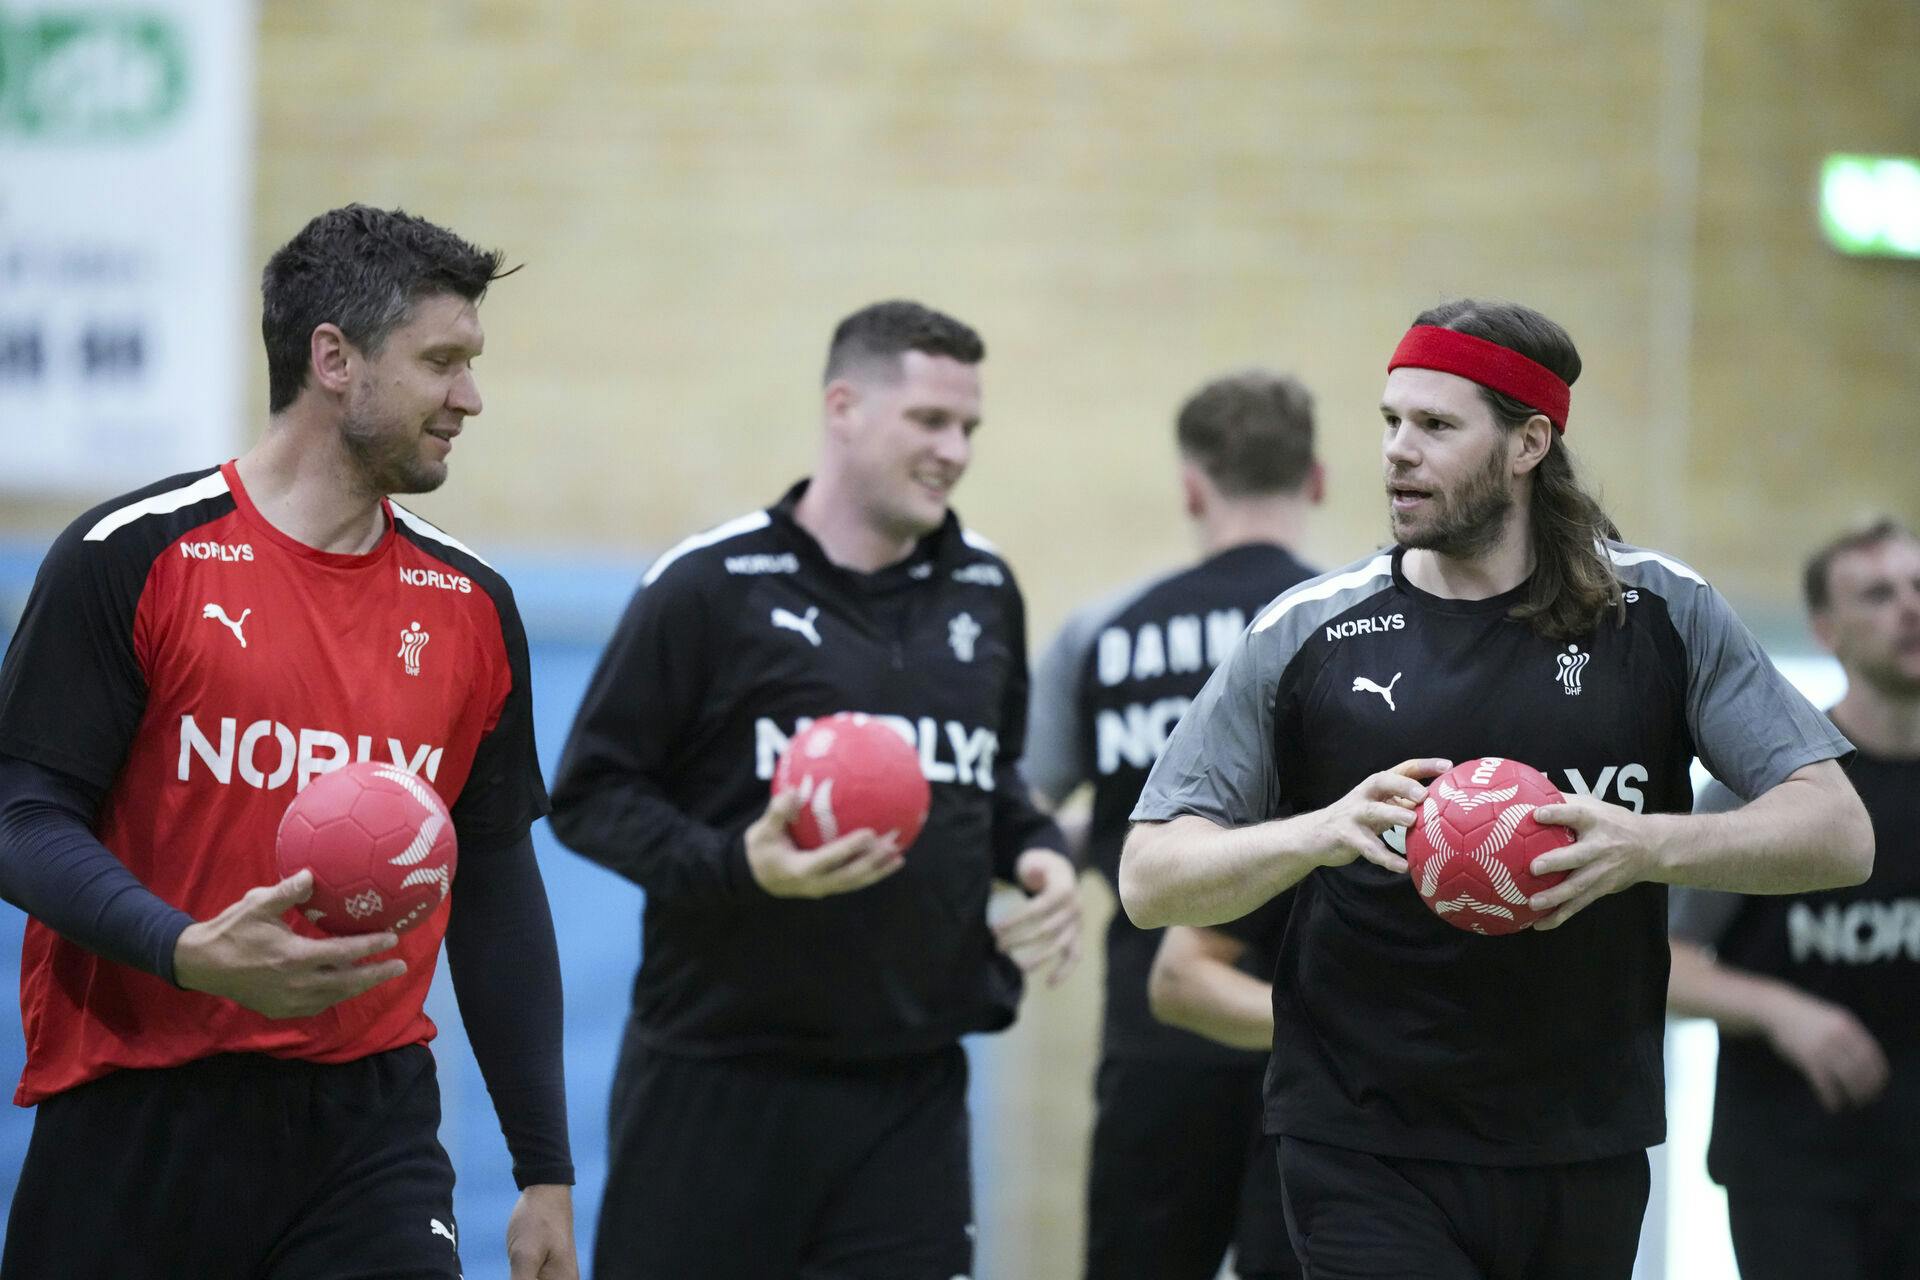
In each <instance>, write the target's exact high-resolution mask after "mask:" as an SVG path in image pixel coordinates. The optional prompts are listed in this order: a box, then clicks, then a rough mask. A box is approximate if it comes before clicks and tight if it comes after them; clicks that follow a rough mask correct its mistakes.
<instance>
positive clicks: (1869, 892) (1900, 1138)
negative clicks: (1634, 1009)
mask: <svg viewBox="0 0 1920 1280" xmlns="http://www.w3.org/2000/svg"><path fill="white" fill-rule="evenodd" d="M1806 597H1807V608H1808V611H1809V612H1810V614H1811V616H1812V621H1813V630H1814V634H1815V635H1816V636H1817V637H1818V638H1819V640H1820V643H1821V644H1822V645H1824V646H1825V647H1826V648H1827V649H1828V650H1830V651H1831V652H1832V653H1833V655H1834V656H1835V657H1836V658H1838V659H1839V660H1840V665H1841V667H1842V668H1843V669H1844V670H1845V671H1846V673H1847V694H1846V696H1845V697H1844V698H1842V699H1841V700H1840V701H1839V703H1838V704H1836V705H1835V706H1834V708H1833V709H1832V710H1831V711H1829V712H1828V713H1827V715H1828V718H1829V719H1831V720H1832V721H1833V723H1834V724H1835V725H1836V726H1838V727H1839V728H1840V730H1841V731H1842V732H1844V733H1845V734H1846V735H1847V737H1849V738H1850V739H1852V740H1853V742H1854V744H1855V745H1856V746H1857V747H1858V748H1859V750H1858V752H1857V753H1856V754H1855V755H1854V757H1853V759H1852V761H1851V762H1849V764H1848V765H1847V776H1848V778H1849V779H1851V780H1852V782H1853V785H1854V786H1855V787H1856V788H1858V789H1859V792H1860V798H1861V799H1862V800H1864V801H1865V802H1866V806H1867V812H1868V814H1870V815H1871V816H1872V818H1873V833H1874V841H1875V855H1874V868H1873V876H1872V878H1871V879H1869V880H1868V881H1867V882H1866V883H1865V884H1862V885H1859V886H1857V887H1854V888H1849V889H1837V890H1829V891H1827V892H1823V893H1802V894H1791V895H1786V896H1779V897H1767V898H1758V897H1744V896H1740V895H1737V894H1727V893H1709V892H1700V891H1693V890H1688V891H1683V892H1680V893H1676V894H1675V895H1674V901H1673V907H1672V912H1671V920H1672V930H1673V937H1672V942H1671V945H1672V948H1673V976H1672V979H1671V980H1670V982H1669V985H1668V989H1667V1000H1668V1004H1669V1007H1671V1008H1672V1009H1673V1010H1674V1012H1676V1013H1682V1014H1697V1015H1701V1016H1704V1017H1709V1018H1712V1019H1713V1020H1714V1021H1715V1022H1717V1023H1719V1024H1720V1062H1719V1084H1718V1087H1717V1088H1716V1089H1715V1091H1714V1106H1713V1139H1712V1142H1711V1144H1710V1145H1709V1146H1708V1148H1707V1168H1708V1170H1709V1171H1710V1172H1711V1173H1712V1174H1713V1177H1714V1179H1715V1180H1716V1181H1718V1182H1720V1183H1722V1184H1724V1185H1725V1186H1726V1188H1727V1217H1728V1220H1729V1224H1730V1225H1731V1227H1732V1229H1733V1247H1734V1252H1735V1253H1736V1254H1737V1255H1738V1256H1739V1259H1740V1274H1741V1275H1742V1276H1743V1277H1745V1278H1746V1280H1772V1278H1773V1277H1796V1278H1797V1277H1802V1276H1815V1275H1818V1276H1833V1277H1836V1280H1838V1278H1839V1277H1848V1278H1853V1277H1859V1278H1862V1280H1867V1278H1871V1280H1895V1277H1903V1276H1912V1275H1916V1274H1920V1021H1916V1019H1915V1018H1914V1012H1913V1011H1914V1009H1915V1007H1916V1006H1917V1005H1920V836H1916V834H1915V827H1914V823H1913V806H1914V801H1915V798H1916V797H1920V540H1916V539H1915V537H1914V535H1913V534H1912V533H1911V532H1910V531H1908V530H1906V529H1904V528H1902V527H1901V526H1899V525H1897V524H1895V523H1893V522H1892V521H1890V520H1883V521H1880V522H1879V523H1877V524H1874V525H1872V526H1870V527H1868V528H1865V529H1862V530H1859V531H1856V532H1854V533H1851V534H1848V535H1847V536H1845V537H1842V538H1840V539H1838V540H1836V541H1835V542H1833V543H1831V544H1829V545H1828V546H1827V547H1826V548H1824V549H1823V550H1821V551H1820V552H1819V553H1818V554H1817V555H1815V556H1814V557H1813V559H1812V560H1811V561H1810V562H1809V563H1808V565H1807V573H1806ZM1739 804H1740V800H1739V798H1738V797H1737V796H1735V795H1734V794H1733V793H1732V792H1730V791H1728V790H1727V789H1726V788H1725V787H1723V786H1721V785H1719V784H1718V783H1715V784H1713V785H1711V786H1710V787H1709V788H1708V789H1707V793H1706V794H1705V795H1704V796H1703V797H1702V798H1701V802H1700V804H1699V805H1698V806H1697V809H1698V810H1699V811H1702V812H1711V813H1720V812H1725V811H1726V810H1728V809H1733V808H1737V807H1738V806H1739Z"/></svg>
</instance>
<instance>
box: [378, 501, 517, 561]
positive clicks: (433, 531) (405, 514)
mask: <svg viewBox="0 0 1920 1280" xmlns="http://www.w3.org/2000/svg"><path fill="white" fill-rule="evenodd" d="M387 503H388V505H389V506H391V507H392V508H393V514H394V515H395V516H397V517H399V519H400V521H401V523H403V524H405V525H406V526H407V527H408V528H409V529H412V530H413V531H414V532H415V533H418V534H422V535H424V536H426V537H429V538H432V539H433V540H434V541H435V542H441V543H445V544H446V545H447V546H449V547H452V548H453V549H454V550H455V551H459V552H463V553H465V554H466V555H470V556H472V557H473V558H474V559H475V560H478V561H479V562H480V563H481V564H485V565H487V568H489V569H491V568H493V566H492V565H491V564H487V558H486V557H485V556H483V555H481V554H480V553H479V552H478V551H475V550H474V549H473V548H472V547H470V546H468V545H467V544H466V543H464V542H462V541H460V539H458V538H456V537H454V536H453V535H452V534H450V533H448V532H447V531H446V530H445V529H442V528H440V527H439V526H438V525H432V524H428V523H427V522H426V521H425V520H423V519H421V518H420V517H419V516H417V515H415V514H413V512H411V511H409V510H407V509H406V508H405V507H403V506H401V505H400V504H399V503H397V502H395V501H393V499H391V498H389V499H387Z"/></svg>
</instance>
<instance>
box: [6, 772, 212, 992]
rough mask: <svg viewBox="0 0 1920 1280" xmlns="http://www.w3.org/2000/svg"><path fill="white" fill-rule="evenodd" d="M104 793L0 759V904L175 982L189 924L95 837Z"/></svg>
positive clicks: (68, 776) (187, 918) (66, 777)
mask: <svg viewBox="0 0 1920 1280" xmlns="http://www.w3.org/2000/svg"><path fill="white" fill-rule="evenodd" d="M102 795H103V793H102V791H101V790H100V789H99V788H98V787H95V786H94V785H93V784H92V783H89V782H85V781H82V780H81V779H79V778H76V777H73V776H72V775H71V774H66V773H61V772H58V771H56V770H53V769H48V768H45V767H43V766H41V765H37V764H30V763H28V762H27V761H25V760H19V759H16V758H14V757H12V756H3V755H0V898H5V899H6V900H7V901H8V902H11V903H12V904H13V905H14V906H16V907H19V908H20V909H21V910H22V911H24V912H26V913H27V914H28V915H30V916H32V917H34V918H35V919H36V920H38V921H40V923H42V924H44V925H46V926H47V927H48V928H50V929H52V930H53V931H54V932H55V933H58V934H59V935H60V936H61V937H63V938H67V939H69V940H71V941H73V942H76V943H78V944H80V945H81V946H83V947H85V948H87V950H89V951H93V952H96V953H98V954H100V955H103V956H105V957H106V958H107V959H109V960H113V961H115V962H117V963H119V964H124V965H127V966H129V967H131V968H135V969H139V970H140V971H142V972H143V973H151V974H153V975H154V976H155V977H159V978H164V979H166V980H167V981H168V982H173V981H174V975H173V948H174V944H175V943H176V942H178V941H179V939H180V934H181V931H182V930H184V929H185V928H186V927H187V926H188V925H190V924H192V923H193V917H192V916H190V915H188V914H187V913H186V912H184V911H181V910H179V909H178V908H176V907H174V906H172V905H171V904H169V903H168V902H166V901H165V900H164V899H162V898H161V897H159V896H158V895H157V894H155V893H154V892H153V891H152V890H151V889H149V888H147V886H146V885H144V884H142V883H140V880H139V877H137V876H135V875H134V874H133V872H131V871H129V870H127V866H126V864H125V863H124V862H122V861H120V859H119V858H118V857H116V856H114V853H113V851H112V850H111V849H109V848H107V846H105V845H103V844H101V843H100V841H99V839H98V838H97V837H96V836H95V835H94V834H93V829H92V828H93V818H94V814H95V813H97V812H98V811H99V808H100V801H101V798H102Z"/></svg>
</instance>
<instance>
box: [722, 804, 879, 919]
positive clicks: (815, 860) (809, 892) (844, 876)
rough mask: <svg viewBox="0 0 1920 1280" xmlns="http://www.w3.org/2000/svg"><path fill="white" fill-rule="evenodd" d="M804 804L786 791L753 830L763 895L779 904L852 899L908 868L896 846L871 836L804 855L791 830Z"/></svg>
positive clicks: (752, 852) (751, 864)
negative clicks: (849, 896) (797, 900)
mask: <svg viewBox="0 0 1920 1280" xmlns="http://www.w3.org/2000/svg"><path fill="white" fill-rule="evenodd" d="M802 803H803V802H802V801H801V799H800V797H799V795H798V794H797V793H795V792H792V791H783V792H781V793H780V794H779V795H777V796H775V797H774V798H773V801H772V803H770V804H768V805H767V811H766V812H765V813H763V814H761V815H760V816H759V817H758V818H757V819H755V820H754V824H753V825H752V826H750V827H748V828H747V867H748V869H749V870H751V871H752V872H753V878H754V880H755V882H756V883H758V884H759V886H760V887H761V888H762V889H765V890H766V891H767V893H768V894H770V895H772V896H773V897H776V898H827V897H831V896H833V895H834V894H836V893H852V892H854V891H855V890H856V889H864V888H866V887H867V886H868V885H871V884H877V883H878V882H880V881H882V880H884V879H886V878H887V877H888V876H890V875H892V874H893V873H894V872H896V871H898V870H899V869H900V868H901V867H902V866H903V865H904V858H903V855H902V853H901V851H900V850H899V849H898V848H896V847H895V846H894V843H893V841H891V840H889V839H883V838H881V837H880V836H878V835H876V834H874V833H873V832H871V831H856V832H854V833H853V834H852V835H846V836H841V837H840V838H839V839H838V840H835V841H832V842H831V843H828V844H823V845H821V846H820V847H819V848H818V849H802V848H800V846H798V845H796V844H795V843H794V842H793V837H792V836H791V835H789V834H788V832H787V824H788V823H790V822H792V821H793V818H794V815H795V814H797V813H799V812H800V806H801V804H802Z"/></svg>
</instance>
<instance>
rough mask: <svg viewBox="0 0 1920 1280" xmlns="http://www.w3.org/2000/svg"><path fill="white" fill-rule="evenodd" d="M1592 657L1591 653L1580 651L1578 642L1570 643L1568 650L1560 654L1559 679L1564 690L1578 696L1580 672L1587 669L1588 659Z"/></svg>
mask: <svg viewBox="0 0 1920 1280" xmlns="http://www.w3.org/2000/svg"><path fill="white" fill-rule="evenodd" d="M1592 657H1593V655H1592V654H1590V653H1582V652H1580V646H1579V645H1577V644H1570V645H1568V646H1567V651H1566V652H1565V653H1563V654H1561V655H1559V658H1558V659H1557V661H1558V662H1559V664H1560V675H1559V680H1560V688H1561V690H1562V691H1563V692H1566V693H1569V694H1572V695H1574V696H1576V697H1577V696H1578V695H1579V693H1580V673H1581V672H1582V671H1585V670H1586V669H1587V660H1588V659H1590V658H1592Z"/></svg>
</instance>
